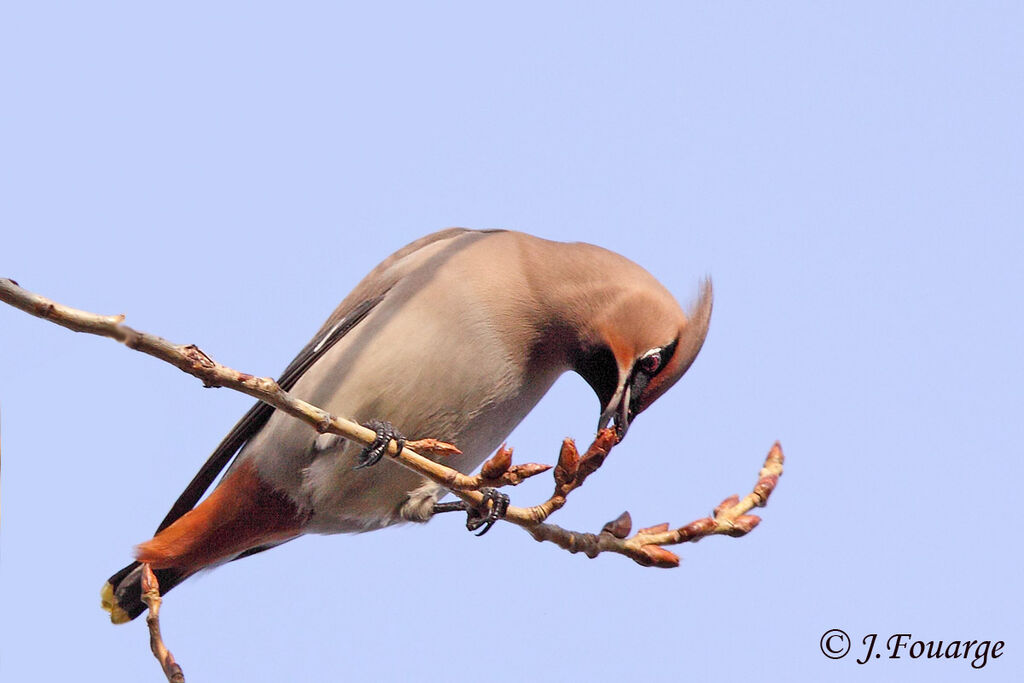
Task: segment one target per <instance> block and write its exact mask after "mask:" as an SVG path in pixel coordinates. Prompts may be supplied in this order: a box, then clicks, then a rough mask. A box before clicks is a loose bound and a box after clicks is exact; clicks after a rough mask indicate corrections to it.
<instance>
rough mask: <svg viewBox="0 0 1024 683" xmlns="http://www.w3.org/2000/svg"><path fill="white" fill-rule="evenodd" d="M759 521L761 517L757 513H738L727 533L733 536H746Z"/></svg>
mask: <svg viewBox="0 0 1024 683" xmlns="http://www.w3.org/2000/svg"><path fill="white" fill-rule="evenodd" d="M760 523H761V518H760V517H758V516H757V515H740V516H739V517H737V518H736V519H734V520H733V522H732V524H733V526H732V528H731V529H730V530H729V535H730V536H734V537H739V536H746V535H747V534H749V533H750V532H751V531H753V530H754V527H756V526H757V525H758V524H760Z"/></svg>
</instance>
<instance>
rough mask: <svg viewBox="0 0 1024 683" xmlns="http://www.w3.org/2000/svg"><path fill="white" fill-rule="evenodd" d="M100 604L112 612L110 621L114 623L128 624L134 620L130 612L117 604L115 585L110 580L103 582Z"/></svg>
mask: <svg viewBox="0 0 1024 683" xmlns="http://www.w3.org/2000/svg"><path fill="white" fill-rule="evenodd" d="M100 606H101V607H102V608H103V609H104V610H106V611H107V612H109V613H110V623H112V624H127V623H128V622H129V621H131V620H132V619H131V617H129V616H128V613H127V612H125V611H124V610H123V609H121V606H120V605H119V604H117V598H115V597H114V587H113V586H112V585H111V584H110V583H109V582H108V583H105V584H103V588H102V589H100Z"/></svg>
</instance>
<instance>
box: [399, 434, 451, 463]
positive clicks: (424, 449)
mask: <svg viewBox="0 0 1024 683" xmlns="http://www.w3.org/2000/svg"><path fill="white" fill-rule="evenodd" d="M405 445H406V447H407V448H411V449H412V450H414V451H416V452H417V453H419V454H420V455H424V456H426V455H431V456H434V457H435V458H446V457H448V456H449V455H462V451H460V450H459V449H458V448H456V447H455V445H454V444H450V443H445V442H444V441H438V440H437V439H419V440H418V441H407V442H406V444H405Z"/></svg>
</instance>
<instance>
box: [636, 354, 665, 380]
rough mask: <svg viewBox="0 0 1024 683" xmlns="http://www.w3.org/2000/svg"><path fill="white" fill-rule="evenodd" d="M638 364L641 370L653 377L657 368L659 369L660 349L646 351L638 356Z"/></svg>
mask: <svg viewBox="0 0 1024 683" xmlns="http://www.w3.org/2000/svg"><path fill="white" fill-rule="evenodd" d="M638 365H639V367H640V371H641V372H643V373H644V374H645V375H648V376H651V377H653V376H654V374H655V373H657V372H658V370H661V349H654V350H653V351H648V352H647V353H646V354H644V355H643V356H642V357H641V358H640V360H639V362H638Z"/></svg>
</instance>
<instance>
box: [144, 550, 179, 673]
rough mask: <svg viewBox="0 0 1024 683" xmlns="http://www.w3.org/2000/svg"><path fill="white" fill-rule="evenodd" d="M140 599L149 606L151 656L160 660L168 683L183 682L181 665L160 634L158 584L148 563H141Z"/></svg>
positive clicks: (147, 623)
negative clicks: (175, 659)
mask: <svg viewBox="0 0 1024 683" xmlns="http://www.w3.org/2000/svg"><path fill="white" fill-rule="evenodd" d="M142 601H143V602H144V603H146V607H148V608H149V614H147V615H146V626H148V627H149V649H151V650H152V651H153V656H154V657H156V660H157V661H158V662H160V668H161V669H163V670H164V675H165V676H167V680H168V681H170V683H185V674H184V673H183V672H182V670H181V667H180V666H179V665H178V663H177V662H175V661H174V655H172V654H171V652H170V650H168V649H167V646H165V645H164V639H163V636H161V635H160V603H161V602H163V600H161V598H160V584H159V583H157V580H156V575H155V574H153V570H152V569H150V568H149V565H148V564H143V565H142Z"/></svg>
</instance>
